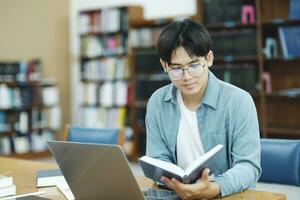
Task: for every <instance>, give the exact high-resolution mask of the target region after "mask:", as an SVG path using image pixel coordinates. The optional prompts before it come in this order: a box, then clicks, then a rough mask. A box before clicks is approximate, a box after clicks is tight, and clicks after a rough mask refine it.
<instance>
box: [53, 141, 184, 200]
mask: <svg viewBox="0 0 300 200" xmlns="http://www.w3.org/2000/svg"><path fill="white" fill-rule="evenodd" d="M48 146H49V148H50V150H51V152H52V154H53V156H54V158H55V160H56V162H57V164H58V166H59V168H60V170H61V171H62V174H63V175H64V177H65V179H66V181H67V183H68V184H69V187H70V189H71V191H72V193H73V195H74V197H75V199H80V200H81V199H114V200H118V199H122V200H126V199H128V200H133V199H134V200H144V199H147V200H148V199H149V200H150V199H178V197H177V196H176V194H175V193H174V192H173V191H169V190H155V189H149V190H147V191H142V190H141V189H140V187H139V185H138V183H137V181H136V179H135V177H134V175H133V173H132V171H131V169H130V166H129V163H128V160H127V158H126V156H125V154H124V152H123V151H122V149H121V147H120V146H118V145H107V144H91V143H79V142H66V141H48Z"/></svg>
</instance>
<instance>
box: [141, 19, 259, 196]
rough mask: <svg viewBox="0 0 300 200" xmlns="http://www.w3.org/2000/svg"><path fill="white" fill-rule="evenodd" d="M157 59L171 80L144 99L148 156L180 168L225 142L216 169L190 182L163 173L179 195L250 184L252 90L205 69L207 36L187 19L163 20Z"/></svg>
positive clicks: (254, 130) (255, 132)
mask: <svg viewBox="0 0 300 200" xmlns="http://www.w3.org/2000/svg"><path fill="white" fill-rule="evenodd" d="M157 46H158V54H159V56H160V58H161V59H160V62H161V65H162V67H163V69H164V71H165V72H166V73H168V75H169V78H170V79H171V82H172V84H170V85H167V86H164V87H162V88H160V89H158V90H157V91H156V92H154V93H153V95H152V96H151V98H150V99H149V102H148V105H147V114H146V132H147V149H146V154H147V155H148V156H151V157H154V158H158V159H161V160H164V161H168V162H172V163H175V164H177V165H178V166H180V167H182V168H185V167H186V166H188V165H189V164H190V163H191V162H193V161H194V160H195V159H197V158H199V157H200V156H201V155H203V154H204V152H207V151H208V150H210V149H211V148H213V147H214V146H215V145H217V144H223V145H224V147H225V151H223V152H224V154H223V155H222V159H221V160H219V162H218V166H216V167H217V170H215V171H214V174H213V175H212V176H209V175H208V174H209V169H205V170H204V171H203V172H202V176H201V177H199V180H198V181H197V182H196V183H194V184H183V183H181V182H179V181H177V180H176V179H169V178H167V177H162V178H161V181H162V182H163V183H164V184H166V185H167V186H168V187H169V188H171V189H173V190H174V191H175V192H176V193H177V194H178V195H179V196H180V197H181V198H182V199H198V198H213V197H216V196H218V195H220V196H226V195H230V194H232V193H236V192H239V191H242V190H245V189H247V188H254V187H255V184H256V182H257V180H258V178H259V176H260V174H261V168H260V139H259V126H258V120H257V113H256V109H255V105H254V103H253V100H252V98H251V96H250V95H249V94H248V93H247V92H245V91H243V90H241V89H239V88H237V87H235V86H233V85H231V84H228V83H225V82H223V81H221V80H219V79H217V78H216V77H215V76H214V75H213V74H212V73H211V72H210V71H209V67H211V66H212V64H213V59H214V55H213V52H212V51H211V39H210V36H209V34H208V32H207V31H206V30H205V28H204V27H203V26H201V25H200V24H198V23H196V22H193V21H191V20H187V19H186V20H184V21H182V22H174V23H171V24H170V25H168V26H167V27H166V28H165V29H164V30H163V31H162V33H161V34H160V36H159V39H158V43H157Z"/></svg>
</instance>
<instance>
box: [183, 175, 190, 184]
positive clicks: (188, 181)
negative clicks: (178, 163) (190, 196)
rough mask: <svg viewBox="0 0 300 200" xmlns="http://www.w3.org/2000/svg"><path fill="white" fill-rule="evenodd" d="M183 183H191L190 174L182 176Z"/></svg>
mask: <svg viewBox="0 0 300 200" xmlns="http://www.w3.org/2000/svg"><path fill="white" fill-rule="evenodd" d="M182 183H184V184H190V183H191V179H190V177H189V176H188V175H184V177H183V178H182Z"/></svg>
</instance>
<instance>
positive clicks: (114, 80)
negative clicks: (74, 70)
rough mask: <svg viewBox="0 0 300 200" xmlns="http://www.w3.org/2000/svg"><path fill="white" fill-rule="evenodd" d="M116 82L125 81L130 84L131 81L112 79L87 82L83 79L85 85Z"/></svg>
mask: <svg viewBox="0 0 300 200" xmlns="http://www.w3.org/2000/svg"><path fill="white" fill-rule="evenodd" d="M116 81H125V82H128V81H130V80H129V79H123V78H120V79H110V80H108V79H107V80H87V79H81V82H83V83H96V84H102V83H105V82H116Z"/></svg>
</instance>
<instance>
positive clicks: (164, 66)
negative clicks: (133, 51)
mask: <svg viewBox="0 0 300 200" xmlns="http://www.w3.org/2000/svg"><path fill="white" fill-rule="evenodd" d="M159 61H160V64H161V66H162V68H163V69H164V71H165V72H167V66H168V64H167V62H165V61H163V59H161V58H160V59H159Z"/></svg>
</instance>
